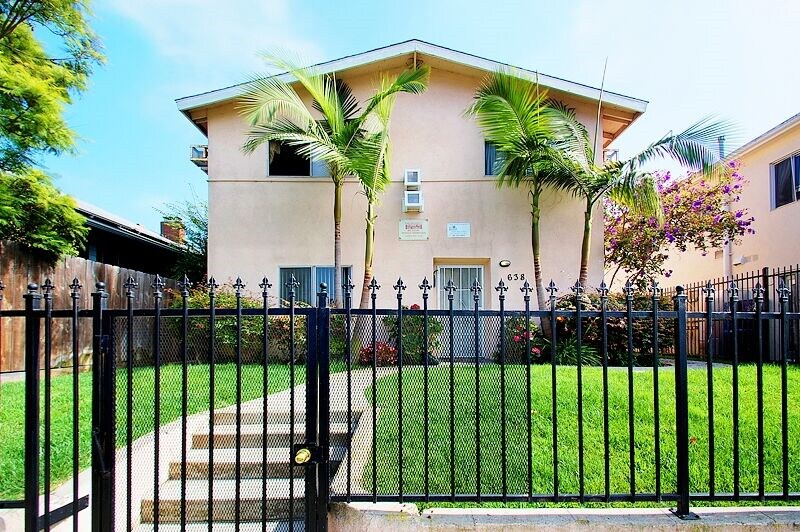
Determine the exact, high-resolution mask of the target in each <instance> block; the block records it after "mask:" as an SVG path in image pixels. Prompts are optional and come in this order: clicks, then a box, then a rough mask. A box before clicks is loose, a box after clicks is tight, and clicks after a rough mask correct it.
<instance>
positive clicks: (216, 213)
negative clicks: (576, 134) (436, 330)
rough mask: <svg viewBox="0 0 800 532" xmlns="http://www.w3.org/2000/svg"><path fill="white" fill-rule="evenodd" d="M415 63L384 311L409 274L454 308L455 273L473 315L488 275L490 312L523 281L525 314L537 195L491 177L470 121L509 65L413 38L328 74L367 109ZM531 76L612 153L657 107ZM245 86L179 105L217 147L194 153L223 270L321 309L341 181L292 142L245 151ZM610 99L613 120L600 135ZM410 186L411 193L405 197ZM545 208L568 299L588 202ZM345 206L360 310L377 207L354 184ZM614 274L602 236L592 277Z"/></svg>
mask: <svg viewBox="0 0 800 532" xmlns="http://www.w3.org/2000/svg"><path fill="white" fill-rule="evenodd" d="M414 64H417V65H419V64H424V65H427V66H429V67H430V68H431V77H430V86H429V89H428V91H427V92H426V93H424V94H421V95H408V94H400V95H399V96H398V97H397V103H396V106H395V110H394V115H393V117H392V123H391V126H390V127H391V130H390V134H391V138H392V160H391V177H392V183H391V185H390V186H389V187H388V189H387V190H386V193H385V194H384V195H383V198H382V201H381V204H380V206H379V207H378V219H377V225H376V247H375V249H376V252H375V268H374V273H375V277H376V279H377V280H378V281H379V283H380V284H382V285H383V289H382V290H381V291H380V292H379V294H380V295H379V301H378V302H379V304H380V305H384V306H385V305H391V304H393V302H394V301H396V300H395V296H394V292H393V290H392V288H391V285H392V284H393V283H394V281H396V280H397V278H398V277H400V276H402V277H403V279H404V280H405V282H406V284H407V285H408V286H409V290H407V292H406V300H407V301H409V303H414V302H419V301H420V296H419V291H418V290H417V289H416V285H417V284H419V282H421V281H422V279H423V277H427V278H428V279H429V280H430V281H431V282H432V283H435V286H436V290H434V292H433V294H432V296H431V307H432V308H438V307H444V306H445V304H446V299H445V298H444V297H443V296H442V287H443V286H444V284H445V282H446V280H447V279H449V278H453V279H454V281H455V283H456V285H457V286H458V287H459V292H460V293H459V294H457V295H458V297H457V299H456V301H457V303H456V305H457V308H461V307H468V306H471V305H472V294H471V293H470V292H469V285H470V284H471V282H472V281H473V280H474V279H476V278H477V279H478V280H479V281H480V282H481V284H482V285H483V287H484V291H483V298H482V301H481V304H482V306H483V307H485V308H492V307H496V306H497V297H496V292H495V291H494V290H493V287H494V286H495V285H496V284H497V282H498V281H499V280H500V279H501V278H502V279H504V280H505V281H506V282H507V283H508V281H509V280H510V281H511V283H509V284H510V286H511V289H512V292H510V293H509V300H510V301H513V302H514V303H513V304H514V306H516V307H518V306H519V305H520V304H521V295H520V294H519V291H518V286H519V285H520V284H521V283H522V279H523V278H524V279H531V281H532V276H533V265H532V260H533V259H532V254H531V246H530V206H529V203H528V197H527V191H526V190H514V189H505V188H504V189H498V188H497V185H496V183H495V178H494V177H493V176H491V175H487V174H491V171H490V170H491V168H492V164H491V161H492V158H493V157H494V153H493V150H492V149H491V146H487V145H486V143H485V142H484V139H483V136H482V134H481V131H480V129H479V127H478V126H477V124H476V123H475V122H474V121H473V120H471V119H469V118H467V117H465V116H464V111H465V109H466V108H467V107H468V105H469V104H470V103H471V101H472V99H473V95H474V93H475V90H476V89H477V88H478V87H479V85H480V83H481V81H482V80H483V78H484V77H485V76H486V75H487V74H489V73H491V72H493V71H497V70H499V69H501V68H505V67H507V65H504V64H502V63H498V62H495V61H490V60H488V59H483V58H480V57H477V56H474V55H469V54H466V53H463V52H458V51H455V50H451V49H448V48H443V47H440V46H435V45H432V44H428V43H425V42H421V41H416V40H413V41H407V42H403V43H399V44H395V45H391V46H387V47H385V48H379V49H376V50H372V51H369V52H365V53H361V54H357V55H352V56H348V57H345V58H342V59H338V60H335V61H330V62H327V63H322V64H320V65H317V68H318V69H319V70H320V71H321V72H326V73H334V72H335V73H336V76H337V78H339V79H343V80H345V81H347V82H348V83H349V84H350V86H351V87H352V88H353V91H354V93H355V95H356V97H358V98H359V99H360V100H362V101H363V99H364V97H365V96H367V95H369V94H371V93H372V91H373V89H374V88H375V87H376V86H377V82H378V80H379V76H380V74H381V73H398V72H400V71H401V70H402V69H404V68H406V67H408V66H410V65H414ZM517 72H518V73H519V75H521V76H524V77H527V78H529V79H531V80H533V79H536V78H537V77H538V80H539V82H540V83H541V85H543V86H545V87H547V88H548V89H549V91H550V95H551V96H552V97H554V98H558V99H560V100H562V101H563V102H565V103H566V104H568V105H569V106H571V107H574V108H575V109H576V112H577V116H578V117H579V119H580V120H581V121H582V122H583V123H584V124H585V125H586V126H587V129H588V130H589V132H591V133H592V134H594V132H595V130H596V129H599V131H600V134H601V135H602V139H603V141H602V143H601V146H602V147H603V148H606V147H607V146H608V144H609V143H611V142H612V141H613V140H614V139H615V138H616V137H618V136H619V135H620V134H621V133H622V132H623V131H624V130H625V129H626V128H627V127H628V126H629V125H630V124H631V122H633V121H634V120H635V119H636V118H637V117H639V116H640V115H641V114H642V113H643V112H644V111H645V109H646V106H647V102H645V101H643V100H639V99H636V98H631V97H628V96H623V95H620V94H615V93H613V92H608V91H604V92H602V93H601V91H600V89H597V88H593V87H589V86H587V85H583V84H580V83H575V82H571V81H567V80H563V79H559V78H555V77H552V76H547V75H544V74H537V73H535V72H532V71H528V70H517ZM286 79H287V80H290V79H291V78H286ZM244 88H245V86H243V85H237V86H233V87H228V88H224V89H219V90H213V91H211V92H206V93H203V94H198V95H195V96H189V97H185V98H180V99H178V100H177V105H178V109H179V110H180V111H181V112H182V113H184V114H185V115H186V117H187V118H188V119H189V120H191V121H192V123H193V124H194V125H195V126H196V127H197V128H198V129H200V131H201V132H202V133H203V134H204V135H205V136H206V137H207V138H208V146H207V147H206V146H198V147H194V148H193V149H192V153H191V158H192V160H193V161H194V162H195V163H196V164H197V165H198V166H200V167H201V168H202V169H203V170H204V171H206V172H207V173H208V183H209V188H208V198H209V199H208V201H209V246H208V248H209V254H208V269H209V274H210V275H214V276H215V277H216V278H217V280H219V281H230V280H232V279H234V278H235V277H236V276H238V275H241V276H242V278H243V280H244V281H245V282H246V283H247V284H248V286H249V288H250V289H252V290H254V291H258V288H257V285H258V282H259V281H260V280H261V278H262V277H263V276H264V275H266V276H268V277H269V279H270V280H271V281H272V282H273V285H274V286H275V288H274V289H273V290H275V291H276V292H277V291H280V293H279V295H281V296H285V293H286V292H285V286H284V284H285V281H286V279H287V278H288V276H289V275H291V274H294V275H295V276H296V277H297V278H298V279H299V280H300V281H301V283H302V286H301V288H300V289H299V298H300V299H301V300H305V301H311V300H313V293H314V292H315V291H316V286H317V284H318V283H319V282H320V281H325V282H328V284H329V285H330V284H331V282H332V278H333V272H332V270H333V268H332V267H331V265H332V262H333V221H332V204H333V184H332V183H331V181H330V179H329V178H328V177H325V167H324V165H320V164H317V163H315V162H313V161H312V162H309V161H307V160H304V159H302V158H299V157H297V156H296V155H295V154H294V151H293V150H292V149H291V148H287V147H286V146H276V145H273V146H271V147H270V148H271V149H269V150H268V148H267V146H263V147H262V148H260V149H259V150H257V151H256V152H255V153H253V154H252V155H245V154H243V152H242V149H241V146H242V144H243V142H244V140H245V131H246V129H247V124H246V123H245V121H244V120H243V119H242V118H241V116H240V115H239V113H238V112H237V104H236V99H237V97H238V96H239V95H240V94H241V93H242V91H243V90H244ZM301 96H302V97H304V98H306V99H307V97H306V96H305V95H304V94H301ZM601 96H602V101H603V105H602V112H601V113H600V114H601V124H600V127H599V128H595V124H596V121H597V115H598V101H599V99H600V98H601ZM598 151H600V150H598ZM268 153H269V156H268ZM487 169H488V170H489V171H487ZM415 172H417V173H416V174H415ZM407 174H408V175H409V177H411V178H413V177H414V176H415V175H416V176H418V177H419V180H418V183H417V184H413V185H407V184H406V183H405V182H404V178H405V177H406V175H407ZM412 180H413V179H412ZM407 191H409V192H411V193H410V194H409V196H411V197H408V198H406V197H405V196H406V192H407ZM417 193H419V194H418V195H417ZM405 200H409V202H407V203H405V204H404V201H405ZM415 200H419V201H415ZM541 206H542V209H543V214H542V229H541V234H542V240H543V242H542V257H543V260H544V265H543V274H544V276H545V278H546V279H547V280H549V279H551V278H552V279H554V280H555V282H556V283H557V284H558V285H559V286H560V287H561V290H562V293H564V292H568V287H569V286H570V285H571V284H572V283H574V282H575V279H576V278H577V275H578V267H579V257H580V247H581V236H582V228H583V215H582V212H583V204H582V202H580V201H579V200H577V199H575V198H572V197H571V196H570V195H568V194H564V193H556V192H553V191H547V192H546V193H545V194H544V196H543V197H542V200H541ZM343 211H344V212H343V227H342V233H343V240H342V244H343V252H342V257H343V265H344V266H345V267H346V268H348V270H349V272H350V273H351V275H352V279H353V283H354V284H355V285H356V288H355V291H356V293H355V295H354V300H355V301H356V302H357V300H358V293H359V291H360V288H361V280H362V278H363V256H364V215H365V211H366V201H365V199H364V197H363V196H362V195H361V194H360V186H359V184H358V182H357V181H356V180H354V179H348V180H347V182H346V184H345V185H344V191H343ZM601 216H602V215H601V212H600V209H598V211H597V213H596V215H595V220H594V226H595V227H596V228H602V219H601ZM508 262H510V265H507V266H502V265H506V263H508ZM501 264H502V265H501ZM602 274H603V234H602V230H595V231H594V234H593V240H592V262H591V275H590V279H589V282H590V283H591V284H592V285H597V284H599V282H600V280H601V277H602ZM330 291H331V292H333V288H332V287H331V290H330Z"/></svg>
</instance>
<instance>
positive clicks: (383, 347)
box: [358, 342, 397, 366]
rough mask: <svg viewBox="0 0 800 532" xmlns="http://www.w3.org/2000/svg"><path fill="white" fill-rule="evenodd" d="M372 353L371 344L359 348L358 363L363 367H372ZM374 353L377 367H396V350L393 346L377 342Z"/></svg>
mask: <svg viewBox="0 0 800 532" xmlns="http://www.w3.org/2000/svg"><path fill="white" fill-rule="evenodd" d="M372 351H373V349H372V344H370V345H368V346H365V347H363V348H361V351H359V353H358V362H359V363H360V364H364V365H372ZM375 352H376V355H377V360H378V365H379V366H395V365H397V349H395V348H394V347H393V346H391V345H389V344H387V343H386V342H377V343H376V344H375Z"/></svg>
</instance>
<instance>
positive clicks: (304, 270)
mask: <svg viewBox="0 0 800 532" xmlns="http://www.w3.org/2000/svg"><path fill="white" fill-rule="evenodd" d="M351 270H352V268H351V267H350V266H344V267H342V280H344V279H347V278H348V277H349V276H350V275H351ZM333 272H334V270H333V266H294V267H286V268H281V269H280V282H281V305H283V306H288V305H289V286H287V285H288V283H289V281H290V280H291V278H292V275H294V278H295V281H297V283H298V286H296V287H295V289H294V300H295V303H304V304H307V305H315V304H316V302H317V291H318V290H319V284H320V283H325V284H327V285H328V293H329V294H332V293H333V291H334V290H333Z"/></svg>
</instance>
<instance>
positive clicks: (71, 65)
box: [0, 0, 103, 172]
mask: <svg viewBox="0 0 800 532" xmlns="http://www.w3.org/2000/svg"><path fill="white" fill-rule="evenodd" d="M88 17H89V6H88V2H86V1H84V0H41V1H34V0H0V170H3V171H12V172H21V171H24V170H25V169H26V168H30V167H31V166H33V165H34V164H35V159H36V156H37V155H39V154H42V153H61V152H63V151H66V150H70V149H72V147H73V146H74V140H75V133H74V132H73V131H72V130H71V129H70V128H69V126H68V125H67V123H66V122H65V120H64V118H63V116H62V115H63V112H64V108H65V107H66V106H67V105H68V104H70V103H71V101H72V96H73V95H74V94H75V93H77V92H80V91H82V90H84V89H85V88H86V83H87V80H88V76H89V74H90V73H91V70H92V67H93V66H95V65H96V64H98V63H100V62H102V61H103V55H102V53H101V51H100V45H99V41H98V39H97V37H96V36H95V34H94V32H93V31H92V29H91V28H90V26H89V23H88ZM39 32H42V34H44V35H45V36H47V38H48V41H47V42H48V43H49V44H52V46H51V47H52V48H58V49H57V50H56V49H53V50H47V49H46V48H45V44H44V42H43V40H42V39H40V38H39ZM53 41H54V42H53ZM51 52H52V53H51Z"/></svg>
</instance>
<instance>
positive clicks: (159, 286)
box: [150, 274, 164, 298]
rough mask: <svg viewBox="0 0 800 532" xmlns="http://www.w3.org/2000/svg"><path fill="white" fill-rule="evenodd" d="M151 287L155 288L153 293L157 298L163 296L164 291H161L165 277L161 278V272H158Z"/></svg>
mask: <svg viewBox="0 0 800 532" xmlns="http://www.w3.org/2000/svg"><path fill="white" fill-rule="evenodd" d="M150 287H151V288H152V289H153V295H154V296H155V297H157V298H161V296H162V295H164V294H163V292H162V291H161V290H162V289H163V288H164V279H162V278H161V276H160V275H159V274H156V276H155V278H154V279H153V282H152V283H150Z"/></svg>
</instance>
